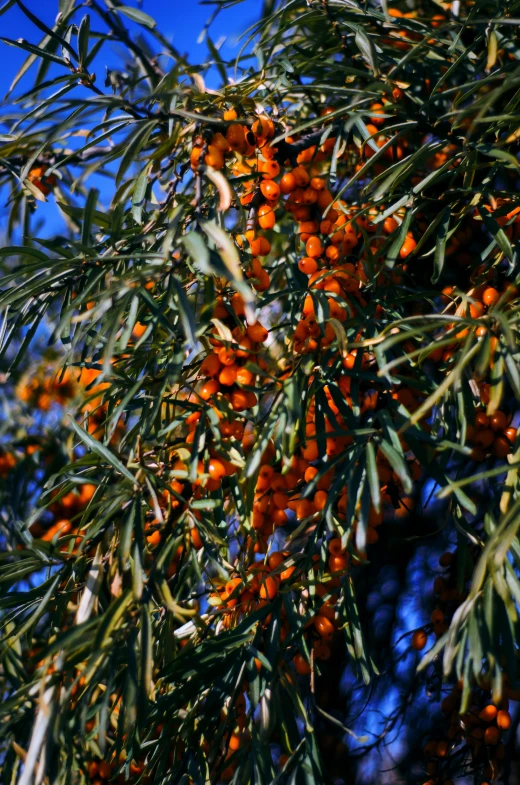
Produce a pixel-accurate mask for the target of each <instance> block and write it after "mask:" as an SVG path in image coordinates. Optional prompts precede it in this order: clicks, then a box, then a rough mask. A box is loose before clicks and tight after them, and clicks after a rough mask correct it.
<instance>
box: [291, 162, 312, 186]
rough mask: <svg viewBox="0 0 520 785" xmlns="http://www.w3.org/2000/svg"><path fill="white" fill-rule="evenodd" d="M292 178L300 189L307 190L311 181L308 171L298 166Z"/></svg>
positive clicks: (293, 171)
mask: <svg viewBox="0 0 520 785" xmlns="http://www.w3.org/2000/svg"><path fill="white" fill-rule="evenodd" d="M292 176H293V177H294V179H295V181H296V185H297V186H298V188H305V186H306V185H308V183H309V180H310V178H309V173H308V172H307V169H304V167H303V166H297V167H296V168H295V169H293V170H292Z"/></svg>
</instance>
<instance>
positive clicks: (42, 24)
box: [16, 0, 78, 60]
mask: <svg viewBox="0 0 520 785" xmlns="http://www.w3.org/2000/svg"><path fill="white" fill-rule="evenodd" d="M16 2H17V4H18V6H19V7H20V8H21V9H22V11H23V12H24V14H25V15H26V16H27V17H28V18H29V19H30V20H31V22H32V23H33V24H34V25H36V27H38V28H39V29H40V30H41V31H42V33H45V34H46V35H48V36H49V38H54V40H55V41H57V42H58V43H59V44H61V46H62V47H63V48H64V49H66V51H67V52H68V53H69V54H70V55H71V57H72V58H73V59H74V60H77V59H78V56H77V54H76V52H75V51H74V49H73V48H72V46H71V45H70V44H69V42H68V41H66V40H65V38H63V37H62V36H61V35H59V34H58V33H57V32H56V31H55V30H52V29H51V28H50V27H47V25H46V24H45V22H42V20H41V19H39V17H37V16H35V14H33V13H32V12H31V11H29V9H28V8H27V7H26V6H25V5H24V4H23V3H22V0H16Z"/></svg>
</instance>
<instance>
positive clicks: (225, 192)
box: [205, 166, 233, 213]
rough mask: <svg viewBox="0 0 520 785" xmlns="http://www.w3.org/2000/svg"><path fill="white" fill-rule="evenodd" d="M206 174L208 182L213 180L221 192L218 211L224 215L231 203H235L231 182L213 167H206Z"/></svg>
mask: <svg viewBox="0 0 520 785" xmlns="http://www.w3.org/2000/svg"><path fill="white" fill-rule="evenodd" d="M205 174H206V177H207V178H208V180H211V182H212V183H213V185H215V186H216V188H217V190H218V192H219V196H220V204H219V206H218V211H219V212H221V213H222V212H224V210H228V209H229V208H230V206H231V202H232V201H233V191H232V190H231V186H230V185H229V182H228V181H227V179H226V178H225V177H224V175H223V174H222V172H220V171H217V170H216V169H213V168H212V167H211V166H207V167H206V171H205Z"/></svg>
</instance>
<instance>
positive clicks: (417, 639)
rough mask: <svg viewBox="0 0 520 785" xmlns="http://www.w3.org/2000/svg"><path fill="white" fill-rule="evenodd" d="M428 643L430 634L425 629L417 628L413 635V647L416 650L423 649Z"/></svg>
mask: <svg viewBox="0 0 520 785" xmlns="http://www.w3.org/2000/svg"><path fill="white" fill-rule="evenodd" d="M427 643H428V635H427V634H426V633H425V631H424V630H415V632H414V634H413V635H412V649H415V651H422V649H424V647H425V646H426V644H427Z"/></svg>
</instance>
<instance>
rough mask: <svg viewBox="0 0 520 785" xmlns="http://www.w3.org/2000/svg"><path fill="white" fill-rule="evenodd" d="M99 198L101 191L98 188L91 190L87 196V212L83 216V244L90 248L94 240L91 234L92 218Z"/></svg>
mask: <svg viewBox="0 0 520 785" xmlns="http://www.w3.org/2000/svg"><path fill="white" fill-rule="evenodd" d="M98 196H99V191H98V190H97V189H96V188H91V189H90V191H89V193H88V196H87V201H86V204H85V212H84V215H83V229H82V233H81V244H82V245H84V246H88V245H91V244H92V238H91V236H90V232H91V229H92V218H93V216H94V213H95V210H96V204H97V200H98Z"/></svg>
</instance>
